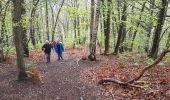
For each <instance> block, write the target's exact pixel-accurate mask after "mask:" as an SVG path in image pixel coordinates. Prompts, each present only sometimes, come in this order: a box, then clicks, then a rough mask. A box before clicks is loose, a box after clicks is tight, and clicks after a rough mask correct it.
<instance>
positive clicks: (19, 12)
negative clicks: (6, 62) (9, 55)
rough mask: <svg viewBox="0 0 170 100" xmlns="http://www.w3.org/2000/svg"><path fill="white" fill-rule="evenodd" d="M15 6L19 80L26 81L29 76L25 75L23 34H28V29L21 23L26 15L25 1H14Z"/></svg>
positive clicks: (14, 31)
mask: <svg viewBox="0 0 170 100" xmlns="http://www.w3.org/2000/svg"><path fill="white" fill-rule="evenodd" d="M13 6H14V10H13V34H14V41H15V47H16V54H17V66H18V80H25V79H26V78H27V74H26V73H25V64H24V50H23V44H22V36H23V35H22V34H26V33H24V32H26V31H25V30H26V29H25V28H24V26H23V25H22V23H21V21H22V20H23V19H22V16H23V15H24V14H25V8H24V0H13Z"/></svg>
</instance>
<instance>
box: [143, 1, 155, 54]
mask: <svg viewBox="0 0 170 100" xmlns="http://www.w3.org/2000/svg"><path fill="white" fill-rule="evenodd" d="M150 4H151V5H150V16H153V10H152V9H154V5H155V0H150ZM152 29H153V25H152V24H151V23H150V25H149V31H148V33H147V35H146V37H147V39H146V41H145V43H144V49H145V52H146V53H149V42H150V37H151V32H152Z"/></svg>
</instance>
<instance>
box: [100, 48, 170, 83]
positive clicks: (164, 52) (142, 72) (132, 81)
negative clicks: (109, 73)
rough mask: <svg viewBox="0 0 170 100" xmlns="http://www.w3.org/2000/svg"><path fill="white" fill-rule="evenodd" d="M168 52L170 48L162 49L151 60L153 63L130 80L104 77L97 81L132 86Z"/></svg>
mask: <svg viewBox="0 0 170 100" xmlns="http://www.w3.org/2000/svg"><path fill="white" fill-rule="evenodd" d="M168 52H170V49H166V50H164V51H163V52H162V53H161V54H160V56H159V57H158V58H157V59H156V60H155V61H154V62H153V64H151V65H149V66H147V67H145V68H144V69H143V70H142V71H141V72H140V73H139V75H138V76H137V77H136V78H134V79H132V80H130V81H127V82H122V81H119V80H116V79H112V78H104V79H102V80H100V81H99V82H98V83H99V84H104V83H107V82H112V83H116V84H119V85H122V86H133V83H134V82H136V81H138V80H139V79H140V78H141V77H142V76H143V74H144V73H145V72H146V71H147V70H149V69H151V68H152V67H154V66H156V65H157V64H158V63H159V62H160V61H161V60H162V59H163V57H164V56H165V55H166V54H167V53H168Z"/></svg>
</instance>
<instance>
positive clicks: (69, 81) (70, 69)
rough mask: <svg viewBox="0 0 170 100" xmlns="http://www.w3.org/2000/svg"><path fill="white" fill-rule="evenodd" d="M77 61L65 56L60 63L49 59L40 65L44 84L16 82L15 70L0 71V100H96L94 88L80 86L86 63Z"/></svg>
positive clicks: (5, 68)
mask: <svg viewBox="0 0 170 100" xmlns="http://www.w3.org/2000/svg"><path fill="white" fill-rule="evenodd" d="M53 55H55V54H53ZM78 61H79V58H78V57H72V56H70V55H69V53H68V52H66V53H64V60H62V61H57V60H56V57H55V56H52V62H51V63H50V64H46V63H44V62H43V63H39V64H38V68H39V69H40V72H41V74H42V75H43V76H44V79H43V83H32V82H17V81H16V80H17V77H16V76H17V70H16V69H17V68H16V66H15V67H14V66H6V67H3V68H1V69H2V70H3V71H1V72H0V100H96V99H97V97H95V96H93V95H92V91H95V90H96V89H97V88H96V87H95V88H94V87H93V86H90V85H88V84H86V83H84V82H82V78H81V71H83V69H84V65H83V64H86V63H87V62H83V61H81V60H80V61H79V62H78ZM87 67H89V66H87Z"/></svg>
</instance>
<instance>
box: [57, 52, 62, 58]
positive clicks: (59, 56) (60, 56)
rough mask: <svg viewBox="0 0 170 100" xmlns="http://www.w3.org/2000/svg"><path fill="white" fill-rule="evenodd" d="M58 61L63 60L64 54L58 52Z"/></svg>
mask: <svg viewBox="0 0 170 100" xmlns="http://www.w3.org/2000/svg"><path fill="white" fill-rule="evenodd" d="M57 54H58V60H60V59H63V56H62V52H58V53H57Z"/></svg>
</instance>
